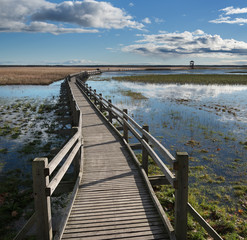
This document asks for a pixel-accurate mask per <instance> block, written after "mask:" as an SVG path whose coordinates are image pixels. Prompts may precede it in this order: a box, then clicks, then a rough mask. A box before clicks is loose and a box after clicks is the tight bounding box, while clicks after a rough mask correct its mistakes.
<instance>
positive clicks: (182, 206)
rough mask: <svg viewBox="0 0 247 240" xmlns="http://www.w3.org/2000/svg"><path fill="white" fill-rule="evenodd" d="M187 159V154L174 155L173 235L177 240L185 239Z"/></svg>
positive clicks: (178, 153)
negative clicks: (175, 183) (175, 180)
mask: <svg viewBox="0 0 247 240" xmlns="http://www.w3.org/2000/svg"><path fill="white" fill-rule="evenodd" d="M188 159H189V158H188V153H186V152H177V153H176V165H175V166H176V169H175V170H176V179H177V186H176V190H175V235H176V237H177V240H186V239H187V203H188V172H189V160H188Z"/></svg>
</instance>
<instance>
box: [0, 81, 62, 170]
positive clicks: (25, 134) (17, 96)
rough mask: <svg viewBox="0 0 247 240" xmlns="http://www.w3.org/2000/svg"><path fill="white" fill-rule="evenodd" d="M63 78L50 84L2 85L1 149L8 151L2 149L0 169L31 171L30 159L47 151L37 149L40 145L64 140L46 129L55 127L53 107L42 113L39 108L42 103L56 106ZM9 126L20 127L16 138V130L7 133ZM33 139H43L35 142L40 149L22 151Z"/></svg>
mask: <svg viewBox="0 0 247 240" xmlns="http://www.w3.org/2000/svg"><path fill="white" fill-rule="evenodd" d="M62 82H63V81H59V82H55V83H53V84H51V85H49V86H36V85H35V86H28V85H27V86H22V85H20V86H19V85H18V86H0V113H1V117H0V123H1V128H2V129H1V131H0V133H1V134H0V135H1V136H0V149H1V150H2V149H6V151H7V152H6V153H0V172H6V171H8V170H10V169H15V168H20V169H22V170H24V171H30V169H31V160H33V159H34V158H35V157H42V156H43V154H44V153H41V152H40V151H38V149H39V148H42V146H44V145H45V144H46V143H50V142H57V143H58V144H59V143H61V141H60V140H61V138H60V139H59V138H57V139H56V140H54V137H56V135H54V134H49V133H48V132H47V129H51V128H54V120H55V115H54V111H51V112H47V111H46V112H44V113H39V112H38V110H39V107H40V106H41V105H44V106H48V105H49V106H52V105H53V106H54V105H55V104H56V103H57V101H58V99H59V95H60V87H61V83H62ZM32 108H33V109H32ZM8 128H11V129H13V128H18V129H19V131H20V132H19V134H18V137H17V138H14V137H13V132H12V133H11V134H7V135H5V134H4V131H5V130H6V129H8ZM56 128H57V126H56ZM34 140H36V141H37V140H41V142H40V143H39V144H37V145H35V146H33V148H34V149H35V148H36V149H37V151H38V152H32V153H29V154H24V153H23V152H20V151H21V150H22V149H23V147H24V146H25V145H27V144H28V143H30V142H32V141H34ZM53 147H54V144H53ZM40 154H41V155H40ZM46 154H47V153H46Z"/></svg>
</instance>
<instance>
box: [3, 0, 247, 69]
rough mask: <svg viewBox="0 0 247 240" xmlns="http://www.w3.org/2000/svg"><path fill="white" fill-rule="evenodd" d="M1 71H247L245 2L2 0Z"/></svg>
mask: <svg viewBox="0 0 247 240" xmlns="http://www.w3.org/2000/svg"><path fill="white" fill-rule="evenodd" d="M0 6H1V8H0V64H2V65H3V64H24V65H26V64H66V65H70V64H73V65H77V64H79V65H97V64H99V65H102V64H162V65H180V64H182V65H186V64H189V61H190V60H194V61H195V63H196V64H198V65H199V64H237V65H240V64H241V65H242V64H247V58H246V56H247V1H246V0H238V1H236V0H234V1H233V0H214V1H212V0H207V1H205V0H187V1H185V0H173V1H165V0H152V1H151V0H136V1H134V0H133V1H131V0H130V1H129V0H109V1H107V0H106V1H96V0H83V1H59V0H0Z"/></svg>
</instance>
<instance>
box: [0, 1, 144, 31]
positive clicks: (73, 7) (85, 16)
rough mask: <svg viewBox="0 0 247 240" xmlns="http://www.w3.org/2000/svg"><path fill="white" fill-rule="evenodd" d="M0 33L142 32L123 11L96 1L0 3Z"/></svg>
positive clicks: (140, 25) (139, 24)
mask: <svg viewBox="0 0 247 240" xmlns="http://www.w3.org/2000/svg"><path fill="white" fill-rule="evenodd" d="M0 2H1V8H0V32H51V33H53V34H59V33H70V32H71V33H75V32H77V33H85V32H93V33H94V32H98V30H97V29H99V28H105V29H111V28H114V29H122V28H134V29H142V28H143V27H144V25H143V24H142V23H139V22H137V21H134V20H133V17H132V16H131V15H128V14H127V13H126V12H125V11H124V10H122V9H120V8H117V7H114V6H112V4H111V3H108V2H103V1H102V2H98V1H96V0H83V1H73V2H72V1H64V2H61V3H58V4H56V3H51V2H49V1H46V0H0ZM68 25H69V27H68Z"/></svg>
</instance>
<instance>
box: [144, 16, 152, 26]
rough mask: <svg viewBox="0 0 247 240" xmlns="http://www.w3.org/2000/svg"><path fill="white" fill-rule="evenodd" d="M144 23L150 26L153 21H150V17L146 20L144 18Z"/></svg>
mask: <svg viewBox="0 0 247 240" xmlns="http://www.w3.org/2000/svg"><path fill="white" fill-rule="evenodd" d="M142 22H144V23H146V24H150V23H151V20H150V19H149V18H148V17H146V18H144V19H143V20H142Z"/></svg>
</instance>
